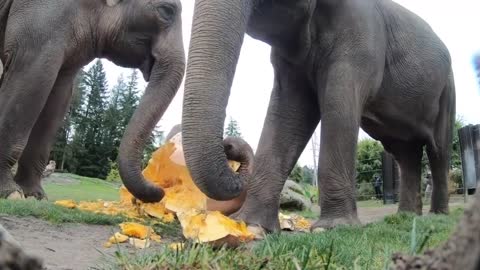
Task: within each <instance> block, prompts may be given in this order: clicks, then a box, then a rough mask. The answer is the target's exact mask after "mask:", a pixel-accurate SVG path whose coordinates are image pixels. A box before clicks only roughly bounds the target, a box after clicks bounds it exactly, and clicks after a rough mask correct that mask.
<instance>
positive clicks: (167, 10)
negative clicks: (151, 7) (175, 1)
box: [156, 4, 176, 23]
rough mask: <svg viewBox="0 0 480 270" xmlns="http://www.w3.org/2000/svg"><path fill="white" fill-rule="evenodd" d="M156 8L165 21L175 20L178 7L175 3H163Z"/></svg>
mask: <svg viewBox="0 0 480 270" xmlns="http://www.w3.org/2000/svg"><path fill="white" fill-rule="evenodd" d="M156 9H157V12H158V15H160V18H161V19H162V20H163V21H165V22H167V23H171V22H173V19H174V18H175V15H176V8H175V7H174V6H173V5H170V4H162V5H160V6H157V8H156Z"/></svg>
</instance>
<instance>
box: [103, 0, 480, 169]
mask: <svg viewBox="0 0 480 270" xmlns="http://www.w3.org/2000/svg"><path fill="white" fill-rule="evenodd" d="M395 2H397V3H399V4H400V5H402V6H404V7H406V8H407V9H409V10H411V11H413V12H414V13H416V14H417V15H419V16H420V17H422V18H423V19H424V20H425V21H427V23H429V24H430V26H431V27H432V28H433V30H434V31H435V32H436V33H437V35H438V36H439V37H440V38H441V39H442V41H443V42H444V43H445V44H446V45H447V47H448V49H449V51H450V54H451V57H452V64H453V71H454V76H455V86H456V94H457V115H459V116H461V117H462V118H463V119H464V121H465V122H466V123H467V124H480V90H479V87H478V82H477V80H476V75H475V72H474V69H473V64H472V58H473V55H474V54H475V53H478V52H480V23H479V21H478V18H479V16H480V1H479V0H455V1H453V0H421V1H419V0H395ZM182 5H183V12H182V20H183V39H184V43H185V48H186V50H187V51H186V54H188V48H189V41H190V32H191V24H192V17H193V6H194V0H183V1H182ZM103 63H104V67H105V70H106V73H107V79H108V82H109V87H112V86H113V85H114V84H115V82H116V81H117V78H118V76H119V75H120V74H121V73H124V74H125V75H126V74H128V73H129V70H127V69H123V68H121V67H117V66H115V65H114V64H113V63H111V62H109V61H107V60H103ZM141 80H142V82H141V83H140V87H144V86H145V85H146V83H145V82H144V81H143V79H141ZM272 86H273V69H272V66H271V64H270V46H268V45H267V44H265V43H263V42H260V41H257V40H254V39H252V38H251V37H249V36H248V35H247V36H246V37H245V40H244V44H243V47H242V51H241V54H240V60H239V63H238V65H237V70H236V73H235V78H234V81H233V86H232V90H231V95H230V99H229V104H228V107H227V119H226V122H228V120H229V118H230V117H232V118H234V119H235V120H237V122H238V124H239V127H240V131H241V133H242V136H243V138H244V139H245V140H246V141H247V142H248V143H249V144H250V145H251V146H252V148H253V149H254V150H256V148H257V144H258V141H259V139H260V135H261V131H262V127H263V120H264V118H265V115H266V112H267V108H268V103H269V99H270V93H271V90H272ZM182 100H183V84H182V86H181V87H180V89H179V91H178V93H177V95H176V96H175V98H174V100H173V101H172V103H171V104H170V106H169V108H168V110H167V112H166V113H165V115H164V116H163V118H162V120H161V121H160V122H159V126H160V127H161V130H164V131H165V132H166V133H168V132H169V131H170V129H171V128H172V127H173V126H174V125H176V124H178V123H180V122H181V117H182ZM316 134H317V135H319V127H318V128H317V133H316ZM359 138H360V139H362V138H368V135H367V134H366V133H364V132H363V131H361V132H360V136H359ZM317 141H318V140H317ZM299 164H301V165H302V166H303V165H307V166H313V152H312V145H311V143H309V144H308V145H307V147H306V148H305V151H304V152H303V154H302V156H301V157H300V159H299Z"/></svg>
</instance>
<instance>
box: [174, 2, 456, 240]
mask: <svg viewBox="0 0 480 270" xmlns="http://www.w3.org/2000/svg"><path fill="white" fill-rule="evenodd" d="M245 34H248V35H249V36H251V37H253V38H254V39H257V40H260V41H262V42H265V43H267V44H268V45H270V46H271V54H270V60H271V64H272V66H273V70H274V83H273V90H272V93H271V97H270V102H269V106H268V110H267V114H266V117H265V120H264V126H263V129H262V134H261V137H260V140H259V143H258V148H257V150H256V152H255V158H254V169H253V173H252V174H251V175H248V174H247V175H246V176H244V175H236V174H233V173H232V172H231V171H230V170H229V168H228V166H227V158H226V155H225V153H224V151H223V147H222V133H223V127H224V121H225V116H226V106H227V103H228V98H229V95H230V89H231V86H232V82H233V78H234V75H235V69H236V65H237V63H238V59H239V55H240V50H241V47H242V44H243V39H244V36H245ZM454 119H455V85H454V77H453V71H452V65H451V57H450V52H449V50H448V49H447V47H446V45H445V44H444V43H443V41H442V40H441V39H440V38H439V37H438V36H437V34H436V33H435V32H434V31H433V29H432V28H431V27H430V26H429V25H428V23H427V22H425V21H424V20H423V19H422V18H420V17H419V16H417V15H416V14H414V13H413V12H411V11H409V10H407V9H406V8H404V7H402V6H401V5H399V4H397V3H395V2H393V1H391V0H335V1H332V0H298V1H291V0H197V1H196V2H195V9H194V18H193V23H192V35H191V41H190V48H189V53H188V59H187V70H186V79H185V90H184V100H183V115H182V123H183V126H182V133H183V138H184V140H183V147H184V152H185V158H186V164H187V166H188V168H189V171H190V173H191V176H192V178H193V179H194V181H195V183H196V184H197V186H198V187H199V188H200V189H201V190H202V191H203V192H204V193H205V194H207V196H208V197H210V198H213V199H215V200H229V199H231V198H234V197H236V196H238V195H239V194H240V193H241V192H242V191H243V190H244V186H245V185H246V186H247V196H246V199H245V202H244V203H243V205H242V207H241V208H240V210H239V211H237V212H236V213H234V214H233V215H232V217H234V218H237V219H240V220H243V221H245V222H246V223H247V224H251V225H252V226H261V227H262V228H263V229H265V230H266V231H267V232H277V231H279V230H280V226H279V221H278V212H279V196H280V193H281V190H282V187H283V185H284V183H285V181H286V180H287V177H288V175H289V173H290V172H291V170H292V168H293V167H294V165H295V163H296V161H297V160H298V159H299V157H300V155H301V153H302V152H303V150H304V149H305V147H306V145H307V143H308V141H309V139H310V137H311V135H312V134H313V132H314V130H315V129H316V127H317V126H318V125H319V123H320V127H321V136H320V150H319V151H320V156H319V161H318V165H319V166H318V186H319V197H320V198H319V204H320V216H319V219H318V220H317V221H316V222H314V223H313V225H312V228H311V230H312V231H316V230H317V229H328V228H333V227H336V226H339V225H355V224H359V223H360V221H359V218H358V214H357V204H356V198H355V178H354V174H355V161H356V160H355V157H356V155H355V153H356V147H357V141H358V136H359V130H360V128H362V129H363V130H364V131H365V132H366V133H367V134H369V135H370V136H371V137H372V138H373V139H376V140H378V141H380V142H381V143H382V144H383V146H384V148H385V149H386V151H387V152H389V153H391V154H392V155H393V156H394V158H395V160H396V162H397V163H398V165H399V168H400V177H401V184H400V201H399V206H398V211H402V212H403V211H408V212H416V213H418V214H420V213H421V203H422V202H421V196H418V195H419V194H420V188H421V187H420V184H421V177H420V175H421V159H422V154H423V150H424V147H425V148H426V152H427V155H428V158H429V163H430V167H431V171H432V176H433V193H432V204H431V209H430V211H431V212H433V213H440V214H441V213H447V212H448V210H449V209H448V193H447V192H448V191H447V174H448V167H449V159H450V148H451V141H452V133H453V132H452V128H453V123H454ZM320 120H321V121H320ZM247 183H248V184H247Z"/></svg>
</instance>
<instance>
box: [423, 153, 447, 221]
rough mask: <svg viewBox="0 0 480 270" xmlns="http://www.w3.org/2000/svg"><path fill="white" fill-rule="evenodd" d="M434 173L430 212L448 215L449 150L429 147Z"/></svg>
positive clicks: (429, 156) (429, 157)
mask: <svg viewBox="0 0 480 270" xmlns="http://www.w3.org/2000/svg"><path fill="white" fill-rule="evenodd" d="M427 155H428V159H429V161H430V168H431V171H432V184H433V185H432V186H433V190H432V198H431V200H432V203H431V206H430V212H431V213H435V214H448V169H449V168H448V160H449V158H448V155H449V153H448V148H447V149H446V148H442V149H437V150H434V149H432V147H430V146H427Z"/></svg>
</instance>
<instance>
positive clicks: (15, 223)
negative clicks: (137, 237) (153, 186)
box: [0, 216, 134, 270]
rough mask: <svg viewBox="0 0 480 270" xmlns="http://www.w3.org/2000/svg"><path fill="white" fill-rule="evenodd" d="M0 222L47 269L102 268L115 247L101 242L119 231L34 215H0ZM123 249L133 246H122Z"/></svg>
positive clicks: (130, 250) (115, 228) (128, 250)
mask: <svg viewBox="0 0 480 270" xmlns="http://www.w3.org/2000/svg"><path fill="white" fill-rule="evenodd" d="M0 223H1V224H2V225H3V226H4V227H5V228H6V229H7V230H8V231H9V232H10V233H11V234H12V236H13V237H14V238H15V239H16V240H17V241H18V242H19V243H20V245H21V246H22V247H23V248H24V250H25V252H27V253H28V254H29V255H33V256H37V257H39V258H41V259H42V260H43V264H44V267H45V268H46V269H48V270H57V269H59V270H67V269H72V270H85V269H103V267H101V265H102V264H103V263H105V262H106V261H107V259H108V258H109V257H110V258H111V256H113V254H114V252H115V251H116V250H117V249H116V247H111V248H109V249H106V248H104V247H103V244H104V243H105V242H106V241H107V239H108V238H109V237H110V236H111V235H112V232H114V231H118V228H117V227H114V226H99V225H83V224H61V225H57V224H52V223H49V222H47V221H43V220H39V219H35V218H18V217H11V216H0ZM121 250H122V251H123V252H128V253H132V252H134V249H133V248H130V247H129V246H128V244H125V245H123V244H122V249H121Z"/></svg>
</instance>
